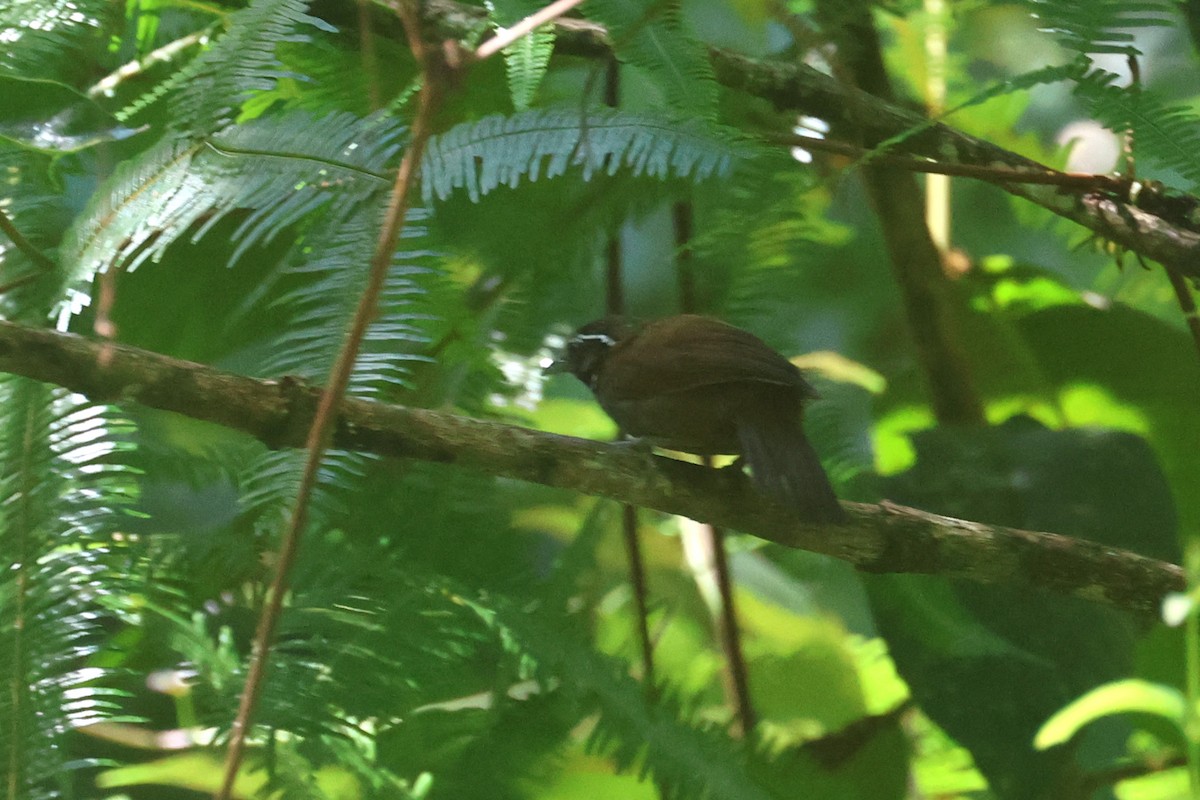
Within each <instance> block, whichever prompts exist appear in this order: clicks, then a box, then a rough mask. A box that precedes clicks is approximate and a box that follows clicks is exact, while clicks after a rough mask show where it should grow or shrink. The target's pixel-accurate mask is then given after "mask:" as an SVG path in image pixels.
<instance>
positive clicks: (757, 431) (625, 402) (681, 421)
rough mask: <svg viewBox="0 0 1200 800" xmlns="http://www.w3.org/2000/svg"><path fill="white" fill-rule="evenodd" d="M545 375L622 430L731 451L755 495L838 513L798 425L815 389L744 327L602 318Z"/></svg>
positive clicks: (832, 516)
mask: <svg viewBox="0 0 1200 800" xmlns="http://www.w3.org/2000/svg"><path fill="white" fill-rule="evenodd" d="M550 371H552V372H570V373H571V374H573V375H574V376H575V377H577V378H579V380H581V381H583V382H584V383H586V384H587V385H588V388H590V389H591V390H592V393H593V394H594V395H595V396H596V401H597V402H598V403H599V404H600V407H601V408H603V409H604V410H605V411H606V412H607V413H608V415H609V416H610V417H612V418H613V420H614V421H615V422H616V423H617V424H618V425H620V426H621V430H622V431H624V432H625V433H626V434H628V435H629V436H634V437H637V438H640V439H644V440H646V441H648V442H650V443H651V444H653V445H655V446H658V447H663V448H666V449H668V450H679V451H682V452H685V453H695V454H697V455H718V454H728V455H732V454H740V455H741V456H743V457H744V458H745V461H746V463H747V464H748V465H749V467H750V477H751V480H752V481H753V482H754V484H755V486H757V487H758V489H759V490H760V491H762V492H763V493H764V494H768V495H770V496H772V497H774V498H777V499H778V500H780V501H782V502H783V503H785V504H787V505H789V506H791V507H792V508H794V509H796V510H797V511H798V512H800V513H801V515H802V516H804V517H805V518H806V519H810V520H812V521H815V522H836V521H839V520H842V519H844V518H845V514H844V512H843V511H842V507H841V506H840V505H839V504H838V501H837V497H836V496H835V495H834V493H833V488H832V487H831V486H830V485H829V479H828V478H827V477H826V475H825V470H824V469H822V468H821V462H820V459H818V458H817V454H816V452H815V451H814V450H813V449H812V445H810V444H809V443H808V439H807V438H806V437H805V436H804V429H803V428H802V426H801V420H802V414H803V408H804V403H805V402H806V401H808V400H811V399H813V398H815V397H816V396H817V393H816V391H815V390H814V389H813V387H812V386H811V385H810V384H809V383H808V381H806V380H805V379H804V376H803V375H802V374H801V372H800V370H799V369H797V368H796V366H795V365H793V364H792V363H791V362H790V361H788V360H787V359H786V358H784V357H783V356H781V355H780V354H779V353H777V352H775V351H774V350H772V349H771V348H770V347H769V346H768V345H767V344H766V343H765V342H763V341H762V340H761V339H759V338H758V337H757V336H755V335H754V334H752V333H748V332H746V331H744V330H741V329H740V328H735V327H734V326H732V325H729V324H726V323H724V322H721V321H720V320H716V319H712V318H710V317H701V316H696V315H692V314H683V315H680V316H675V317H668V318H667V319H661V320H658V321H656V322H651V323H649V324H647V325H644V326H641V327H635V326H632V325H629V324H628V323H626V322H624V321H623V320H621V319H619V318H615V317H606V318H604V319H600V320H596V321H595V322H590V323H588V324H587V325H584V326H583V327H582V328H580V329H579V330H578V331H577V332H576V333H575V336H574V337H573V338H572V339H571V340H570V341H569V342H568V343H567V347H566V351H565V352H564V354H563V356H562V357H561V358H560V359H559V360H558V361H556V362H555V363H554V364H553V365H552V366H551V367H550Z"/></svg>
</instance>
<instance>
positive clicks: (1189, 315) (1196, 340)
mask: <svg viewBox="0 0 1200 800" xmlns="http://www.w3.org/2000/svg"><path fill="white" fill-rule="evenodd" d="M1163 269H1164V270H1166V273H1167V279H1168V280H1170V281H1171V288H1172V289H1174V290H1175V300H1176V301H1177V302H1178V303H1179V310H1180V311H1182V312H1183V320H1184V322H1186V323H1187V326H1188V330H1189V331H1191V334H1192V343H1193V344H1194V345H1196V353H1197V355H1200V313H1197V311H1196V297H1195V295H1193V294H1192V287H1191V286H1189V285H1188V281H1187V278H1185V277H1183V274H1182V273H1180V271H1179V270H1177V269H1175V268H1174V267H1169V266H1167V265H1165V264H1164V265H1163Z"/></svg>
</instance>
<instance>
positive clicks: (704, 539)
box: [671, 202, 758, 736]
mask: <svg viewBox="0 0 1200 800" xmlns="http://www.w3.org/2000/svg"><path fill="white" fill-rule="evenodd" d="M671 211H672V214H671V216H672V222H673V227H674V233H675V271H676V273H677V275H678V281H679V307H680V309H681V310H682V311H683V313H685V314H694V313H696V312H697V311H698V310H699V309H698V308H697V302H696V275H695V270H694V269H693V263H692V256H693V252H692V239H693V233H692V230H693V209H692V204H691V203H690V202H679V203H676V204H675V205H674V206H673V207H672V209H671ZM703 463H704V466H706V467H712V465H713V464H712V458H710V457H708V456H705V457H704V459H703ZM693 533H695V534H696V535H698V537H699V538H700V539H701V541H698V542H696V544H698V545H699V546H700V547H701V548H703V549H704V550H705V551H706V555H707V558H705V559H704V561H705V564H706V565H707V566H708V567H709V569H710V570H711V571H712V575H713V578H714V583H715V584H716V590H717V591H716V596H715V598H714V600H715V605H716V608H714V609H712V611H713V629H714V632H715V633H716V636H717V642H718V644H719V645H720V647H721V653H722V655H723V656H724V658H725V669H724V677H725V686H726V692H727V693H728V695H729V699H730V700H732V701H733V707H734V709H735V710H736V712H737V725H736V726H735V728H734V733H735V735H738V736H748V735H751V734H753V733H754V729H755V727H756V726H757V724H758V715H757V714H756V713H755V712H754V704H753V703H752V702H751V700H750V671H749V670H748V669H747V667H746V656H745V651H744V650H743V648H742V636H741V627H740V626H739V625H738V620H737V608H736V606H735V604H734V599H733V579H732V577H731V575H730V571H729V554H728V553H727V552H726V550H725V532H724V531H723V530H722V529H721V528H719V527H717V526H716V525H708V524H705V523H697V524H696V526H695V527H694V528H693V527H692V526H686V527H685V528H684V531H683V536H684V537H688V536H691V535H693ZM693 575H694V577H695V578H696V579H697V582H699V580H700V578H701V576H700V575H699V574H698V573H696V572H695V570H694V569H693Z"/></svg>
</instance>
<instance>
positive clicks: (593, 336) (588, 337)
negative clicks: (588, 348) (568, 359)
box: [575, 333, 617, 347]
mask: <svg viewBox="0 0 1200 800" xmlns="http://www.w3.org/2000/svg"><path fill="white" fill-rule="evenodd" d="M575 338H576V339H578V340H579V341H581V342H593V341H594V342H600V344H606V345H608V346H609V347H612V346H613V345H615V344H616V343H617V340H616V339H614V338H612V337H611V336H609V335H608V334H607V333H581V334H579V335H578V336H576V337H575Z"/></svg>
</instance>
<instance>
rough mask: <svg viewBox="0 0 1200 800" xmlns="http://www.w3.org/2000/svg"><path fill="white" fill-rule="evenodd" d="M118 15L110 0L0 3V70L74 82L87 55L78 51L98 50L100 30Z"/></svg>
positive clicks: (32, 0)
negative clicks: (83, 57) (1, 43)
mask: <svg viewBox="0 0 1200 800" xmlns="http://www.w3.org/2000/svg"><path fill="white" fill-rule="evenodd" d="M119 16H120V6H119V5H118V4H117V3H112V2H109V0H6V2H4V3H0V42H3V45H4V46H3V47H0V73H5V72H7V73H10V74H13V75H22V76H25V77H29V78H43V79H55V80H60V81H62V82H64V83H68V84H73V85H77V84H76V83H75V81H74V80H73V78H74V77H75V76H76V74H77V73H83V72H84V70H85V65H86V64H87V63H88V61H89V60H90V59H81V58H79V54H80V53H81V52H82V51H84V50H87V49H93V50H98V49H99V48H100V46H102V45H103V43H104V42H103V35H102V32H103V31H104V30H105V29H106V28H108V27H109V25H110V24H111V23H112V22H113V21H114V19H118V18H119ZM81 77H82V76H81Z"/></svg>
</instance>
